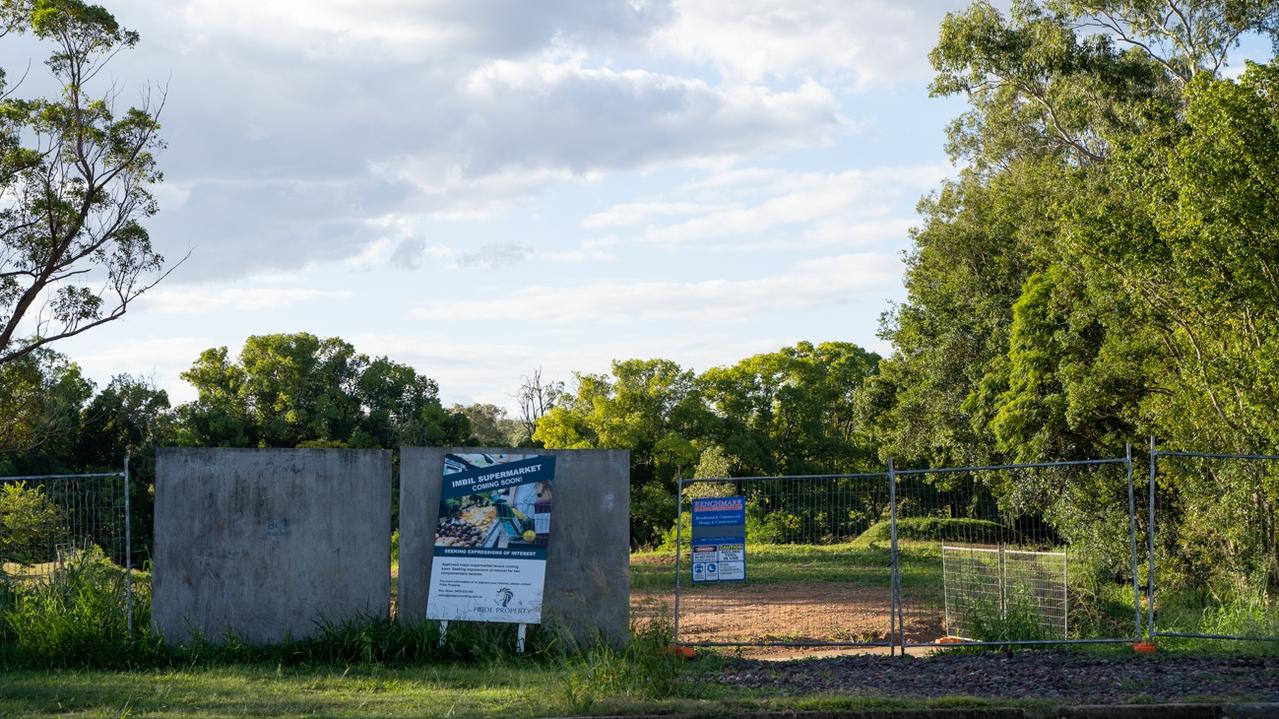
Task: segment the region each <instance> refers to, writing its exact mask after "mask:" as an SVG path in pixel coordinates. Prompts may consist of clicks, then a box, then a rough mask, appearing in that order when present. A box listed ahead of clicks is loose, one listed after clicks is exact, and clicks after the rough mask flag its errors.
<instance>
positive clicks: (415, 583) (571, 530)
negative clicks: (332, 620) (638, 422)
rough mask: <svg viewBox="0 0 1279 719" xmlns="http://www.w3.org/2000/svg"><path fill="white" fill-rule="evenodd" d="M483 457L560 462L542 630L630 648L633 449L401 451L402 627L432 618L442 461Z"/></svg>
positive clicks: (411, 449)
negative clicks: (430, 589)
mask: <svg viewBox="0 0 1279 719" xmlns="http://www.w3.org/2000/svg"><path fill="white" fill-rule="evenodd" d="M477 452H486V453H507V454H553V455H555V489H554V492H555V505H554V508H553V509H552V513H551V541H550V546H549V547H548V548H547V556H546V591H545V593H544V594H543V599H542V615H543V624H544V625H545V626H546V627H548V628H553V629H555V630H556V631H560V632H563V633H564V635H565V638H569V637H572V638H575V639H576V640H578V641H584V642H590V641H594V640H596V639H597V638H603V639H605V640H608V641H611V642H614V643H616V642H622V641H625V638H626V636H627V630H628V625H629V622H630V573H629V566H630V537H631V530H630V485H631V478H630V467H631V455H630V452H629V451H627V450H602V449H600V450H596V449H590V450H567V449H561V450H551V449H498V448H474V447H469V448H458V447H454V448H448V447H403V448H401V449H400V578H399V594H398V598H397V603H398V609H399V618H400V621H401V622H407V623H411V622H416V621H420V620H422V619H425V618H426V599H427V585H428V583H429V581H430V577H431V558H432V548H433V546H434V544H435V525H436V523H437V522H438V520H439V512H440V489H441V487H442V485H443V472H444V455H446V454H450V453H454V454H467V453H477Z"/></svg>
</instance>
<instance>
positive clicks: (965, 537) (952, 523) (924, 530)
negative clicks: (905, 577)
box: [855, 517, 1017, 544]
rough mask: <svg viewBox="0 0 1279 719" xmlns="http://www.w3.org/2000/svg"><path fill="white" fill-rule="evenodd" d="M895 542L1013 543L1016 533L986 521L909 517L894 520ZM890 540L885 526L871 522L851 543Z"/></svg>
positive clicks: (888, 529)
mask: <svg viewBox="0 0 1279 719" xmlns="http://www.w3.org/2000/svg"><path fill="white" fill-rule="evenodd" d="M897 538H898V539H905V540H910V541H933V542H983V543H996V542H1016V541H1017V533H1016V532H1015V531H1014V530H1012V529H1009V528H1008V527H1005V526H1004V525H1002V524H999V523H998V522H992V521H990V520H988V519H950V518H944V517H909V518H905V519H898V520H897ZM891 540H892V528H891V527H890V526H889V523H888V522H886V521H885V522H875V523H874V524H872V525H871V526H870V527H869V528H868V529H867V530H866V531H865V532H862V533H861V535H860V536H858V537H857V539H856V540H855V541H856V542H857V543H858V544H872V543H875V542H888V541H891Z"/></svg>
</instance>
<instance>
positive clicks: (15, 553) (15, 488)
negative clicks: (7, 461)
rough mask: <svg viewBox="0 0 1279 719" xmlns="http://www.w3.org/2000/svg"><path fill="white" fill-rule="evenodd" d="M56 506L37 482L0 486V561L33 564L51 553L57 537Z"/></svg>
mask: <svg viewBox="0 0 1279 719" xmlns="http://www.w3.org/2000/svg"><path fill="white" fill-rule="evenodd" d="M58 520H59V514H58V508H57V506H55V505H54V503H53V502H52V500H50V499H49V497H48V496H47V495H46V494H45V493H44V488H43V487H40V486H38V485H37V486H28V485H27V483H26V482H6V483H5V484H4V485H2V486H0V564H2V563H4V562H17V563H19V564H35V563H38V562H49V561H52V560H53V559H54V558H55V557H54V555H53V553H54V547H55V546H56V545H57V544H58V542H59V540H60V539H61V530H60V527H61V523H60V522H59V521H58Z"/></svg>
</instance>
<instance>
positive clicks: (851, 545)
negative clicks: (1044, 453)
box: [631, 542, 941, 596]
mask: <svg viewBox="0 0 1279 719" xmlns="http://www.w3.org/2000/svg"><path fill="white" fill-rule="evenodd" d="M899 548H900V551H901V561H902V586H903V587H907V586H910V587H917V588H928V587H931V586H933V585H936V587H937V593H938V595H939V596H940V593H941V553H940V549H939V548H938V546H937V544H936V543H933V542H900V543H899ZM890 559H891V552H890V551H889V547H888V545H887V544H886V543H879V542H876V543H873V544H859V543H856V542H845V543H842V544H747V545H746V578H747V582H748V583H750V584H783V583H793V582H848V583H855V584H857V585H859V586H865V587H878V588H884V589H886V588H888V585H889V581H890V572H889V561H890ZM672 561H673V553H672V552H670V551H659V552H637V553H635V554H632V555H631V586H632V587H634V588H637V589H672V590H673V589H674V587H675V576H674V568H673V564H672ZM680 571H681V572H682V573H684V575H685V576H683V577H682V579H681V581H682V582H683V584H684V586H685V587H686V588H687V587H688V586H689V585H690V582H689V576H688V572H689V566H688V552H687V550H686V551H685V552H684V555H683V561H682V564H681V569H680Z"/></svg>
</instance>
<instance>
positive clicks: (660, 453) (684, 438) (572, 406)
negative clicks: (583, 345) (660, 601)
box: [533, 359, 707, 546]
mask: <svg viewBox="0 0 1279 719" xmlns="http://www.w3.org/2000/svg"><path fill="white" fill-rule="evenodd" d="M574 377H575V380H576V387H575V389H574V391H571V392H565V393H564V394H563V396H562V397H560V401H559V403H558V405H557V406H555V407H553V408H552V409H551V410H550V411H549V412H548V413H547V414H546V415H545V416H543V417H542V418H541V419H540V420H539V421H538V422H537V425H536V431H535V432H534V434H533V439H534V440H536V441H538V442H541V443H542V445H543V446H545V447H547V448H551V449H584V448H591V447H598V448H605V449H629V450H630V451H631V541H632V543H633V544H635V545H636V546H646V545H649V544H653V543H654V542H656V541H657V540H658V539H660V537H661V533H662V532H663V531H665V529H666V528H667V527H669V526H670V524H671V521H672V520H673V518H674V516H675V483H676V479H677V477H678V476H679V475H680V473H682V472H683V473H691V472H692V471H693V468H694V467H695V466H696V464H697V454H696V453H697V450H696V449H694V448H693V445H692V443H691V438H693V437H697V436H700V434H701V433H702V431H703V428H704V426H705V425H704V420H705V419H706V417H707V414H706V407H705V404H704V403H703V402H702V399H701V397H700V395H699V394H698V392H697V388H696V381H695V380H696V376H695V375H694V373H693V372H692V371H690V370H685V369H683V368H682V367H680V366H679V365H678V364H676V363H674V362H671V361H670V360H663V359H653V360H638V359H633V360H619V361H615V362H613V368H612V373H611V376H606V375H594V374H577V375H574ZM690 450H691V451H690Z"/></svg>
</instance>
